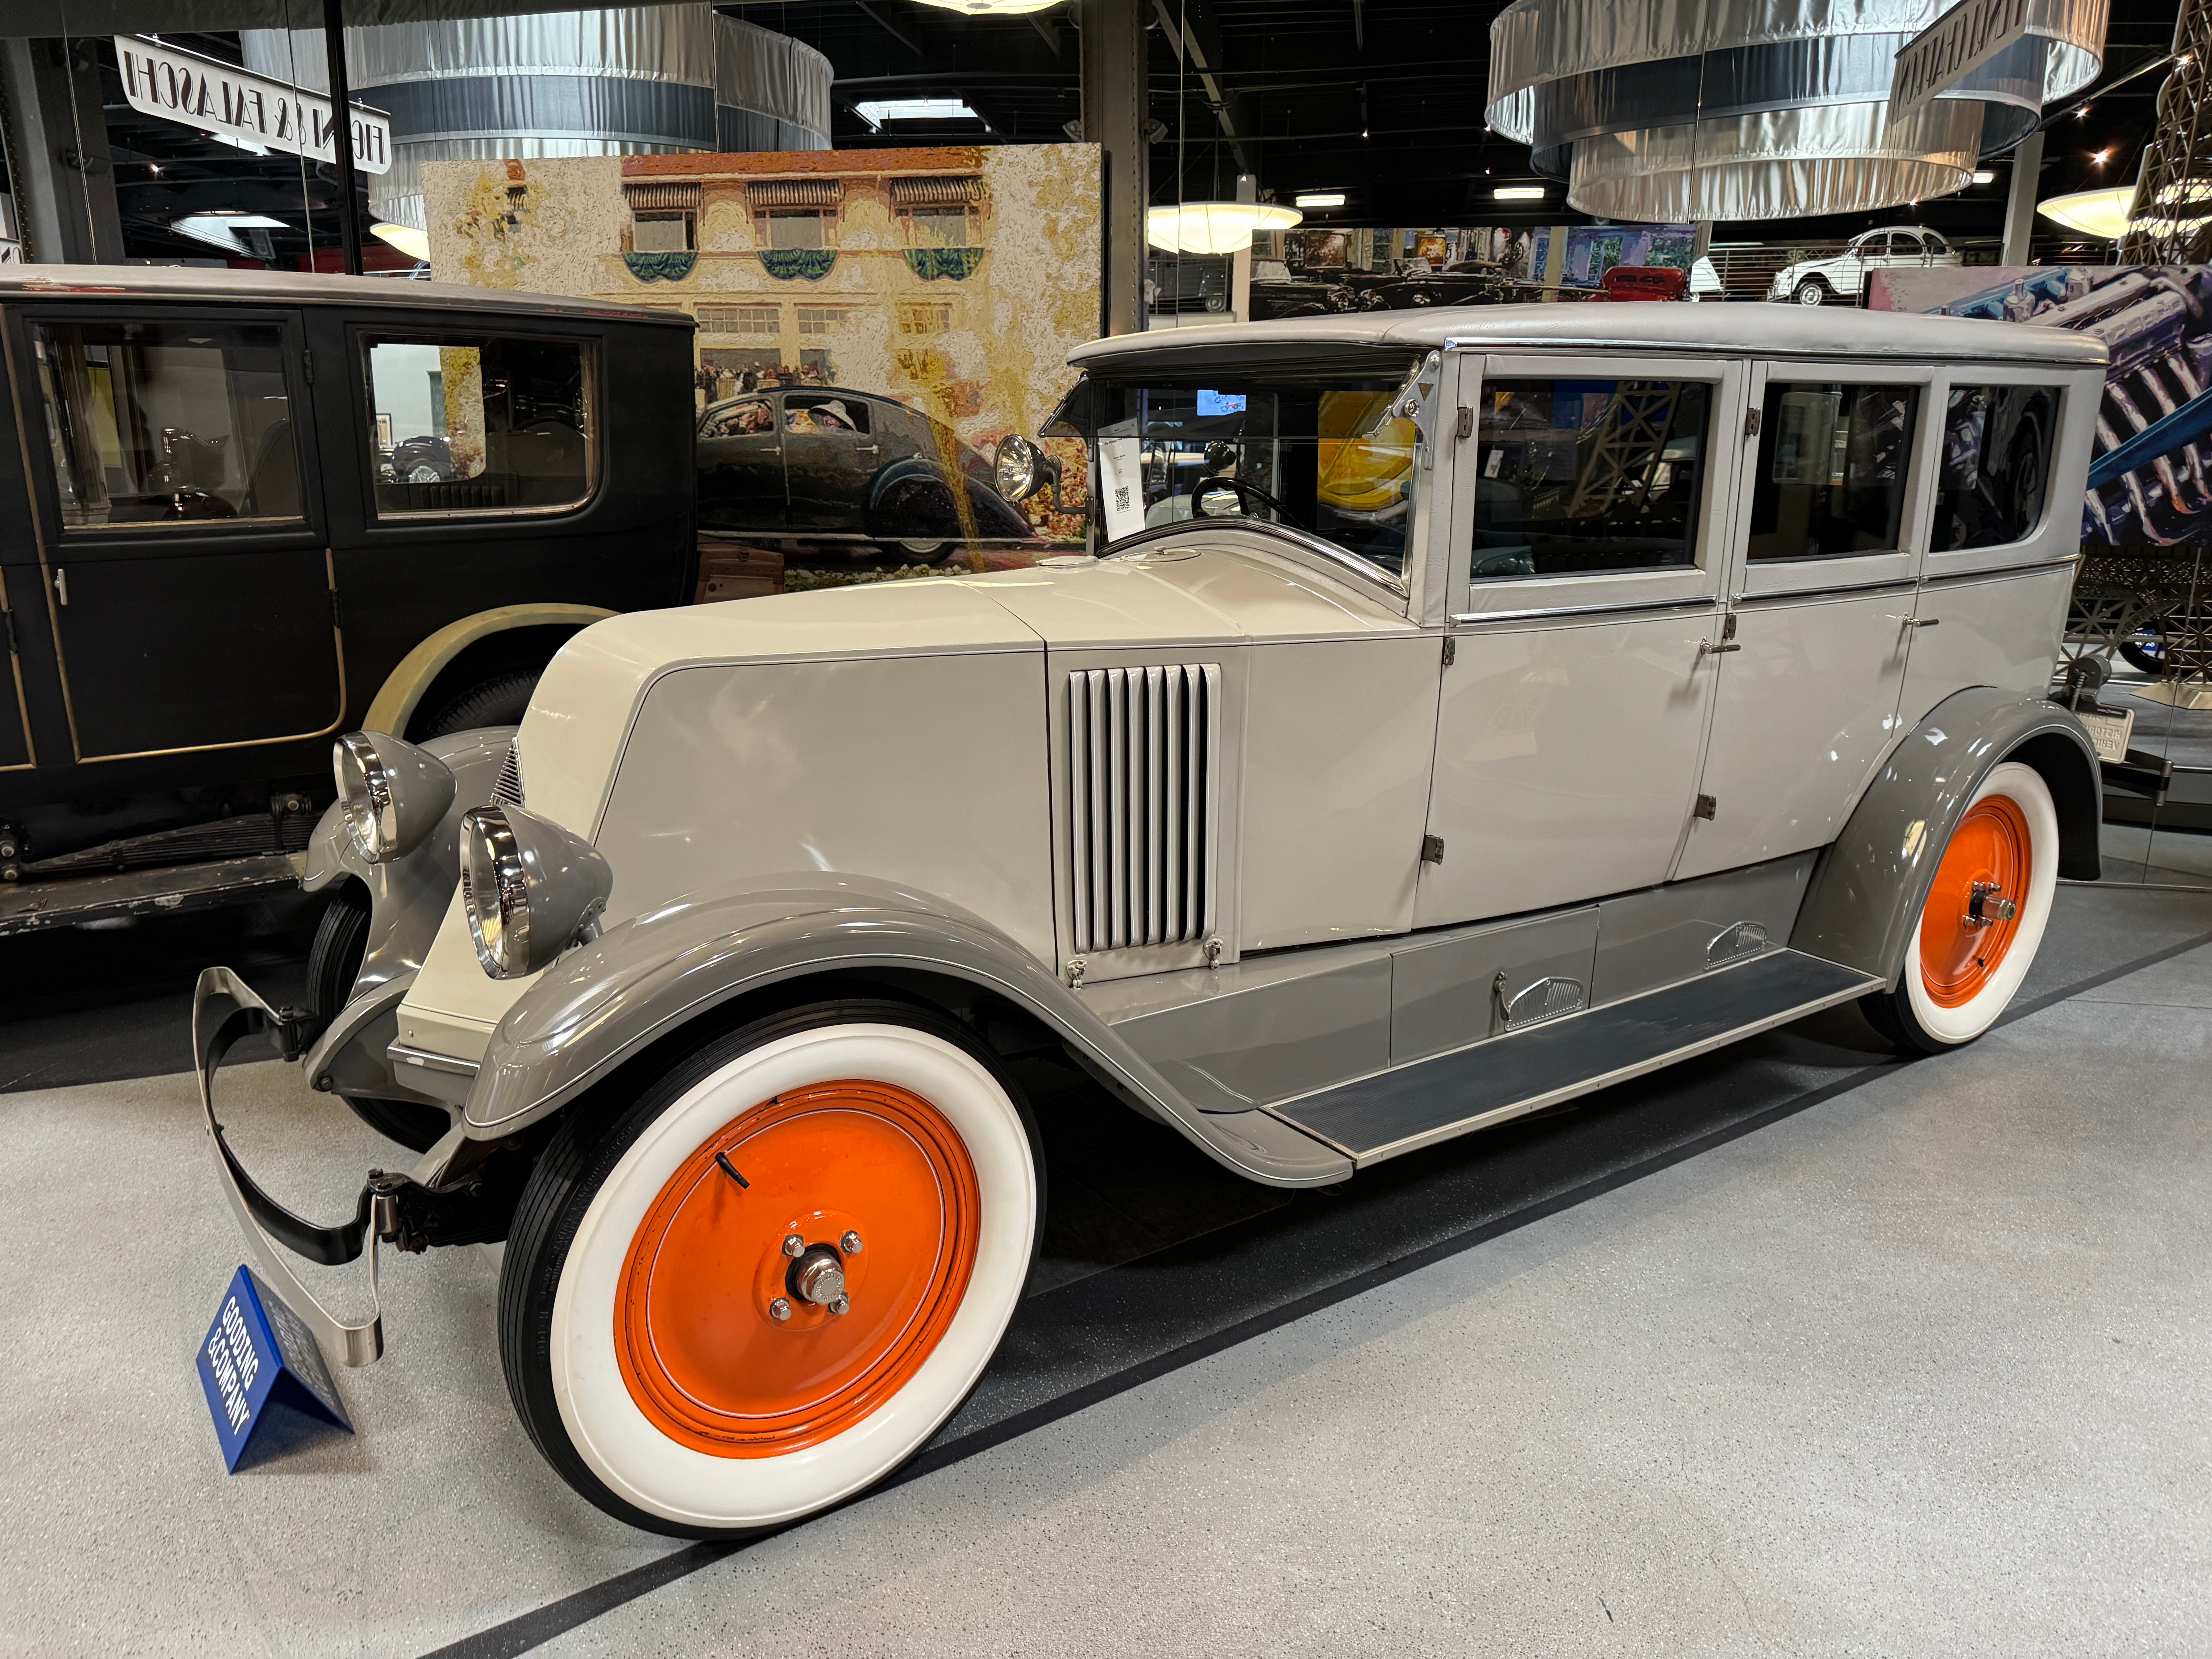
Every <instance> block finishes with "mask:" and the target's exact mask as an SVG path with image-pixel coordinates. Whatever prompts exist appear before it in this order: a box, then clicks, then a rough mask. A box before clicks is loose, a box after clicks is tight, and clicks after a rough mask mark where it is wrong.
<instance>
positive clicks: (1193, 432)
mask: <svg viewBox="0 0 2212 1659" xmlns="http://www.w3.org/2000/svg"><path fill="white" fill-rule="evenodd" d="M1390 367H1391V368H1392V369H1393V370H1395V371H1396V372H1395V373H1388V374H1379V375H1377V376H1376V377H1375V378H1373V379H1366V378H1364V377H1360V376H1356V375H1352V374H1345V373H1342V372H1334V373H1318V372H1317V373H1316V374H1314V375H1312V376H1310V377H1307V376H1301V375H1297V374H1295V373H1291V374H1285V375H1284V377H1283V378H1281V379H1279V380H1245V379H1233V378H1231V379H1224V378H1218V377H1212V376H1209V377H1207V378H1206V380H1205V382H1204V384H1198V383H1195V382H1194V383H1192V384H1188V385H1165V386H1163V385H1154V386H1098V387H1097V388H1096V389H1095V392H1094V394H1093V395H1092V397H1091V399H1090V400H1089V412H1090V416H1091V419H1092V420H1093V421H1095V422H1096V426H1095V428H1094V429H1093V432H1092V433H1091V434H1087V436H1091V437H1093V438H1094V440H1095V443H1096V447H1097V457H1098V466H1099V474H1100V478H1101V480H1102V487H1103V501H1102V503H1101V505H1102V507H1103V510H1104V513H1105V518H1106V533H1107V537H1108V538H1109V540H1118V539H1120V538H1121V537H1123V536H1127V535H1130V534H1133V533H1134V532H1138V531H1140V530H1146V529H1149V528H1152V527H1153V526H1158V525H1164V524H1172V523H1175V522H1176V521H1177V520H1183V519H1188V518H1190V517H1191V516H1192V501H1191V495H1192V492H1193V490H1194V489H1195V488H1196V486H1198V485H1199V484H1200V483H1201V482H1202V481H1203V480H1206V479H1208V478H1218V479H1225V480H1233V481H1235V482H1236V483H1241V484H1243V485H1244V486H1247V488H1246V489H1244V490H1243V492H1242V493H1241V494H1240V493H1239V492H1238V491H1237V489H1235V488H1233V487H1231V486H1230V485H1227V484H1224V485H1222V486H1220V487H1218V488H1215V489H1210V490H1208V491H1206V492H1204V498H1203V499H1204V505H1203V508H1202V511H1203V513H1205V515H1206V516H1207V517H1211V518H1222V517H1230V516H1236V515H1238V514H1240V513H1241V514H1243V515H1244V516H1249V517H1253V518H1258V519H1261V520H1281V521H1283V522H1285V523H1287V524H1289V525H1291V526H1293V527H1295V528H1297V529H1299V530H1303V531H1305V532H1308V533H1309V534H1313V535H1318V536H1321V537H1323V538H1327V539H1328V540H1329V541H1332V542H1334V543H1336V544H1338V545H1339V546H1340V547H1343V548H1345V549H1346V550H1349V551H1352V552H1354V553H1357V554H1358V555H1359V556H1362V557H1363V558H1365V559H1367V560H1369V561H1370V562H1372V563H1375V564H1376V565H1379V566H1381V567H1382V568H1384V569H1386V570H1389V571H1391V572H1393V573H1397V572H1401V571H1402V570H1403V569H1404V568H1405V557H1406V533H1407V529H1408V527H1409V526H1410V525H1411V523H1412V520H1413V505H1414V498H1415V495H1416V492H1417V489H1418V487H1419V483H1420V479H1421V477H1422V474H1421V472H1420V469H1419V466H1418V465H1416V459H1417V458H1416V453H1415V432H1414V424H1413V419H1412V417H1411V416H1409V415H1407V414H1403V413H1397V412H1394V411H1396V410H1401V409H1402V408H1404V407H1405V405H1406V403H1407V398H1408V396H1409V395H1410V394H1412V393H1413V388H1412V387H1411V386H1410V384H1409V382H1408V380H1407V368H1404V367H1401V365H1400V364H1397V363H1393V364H1392V365H1391V366H1390Z"/></svg>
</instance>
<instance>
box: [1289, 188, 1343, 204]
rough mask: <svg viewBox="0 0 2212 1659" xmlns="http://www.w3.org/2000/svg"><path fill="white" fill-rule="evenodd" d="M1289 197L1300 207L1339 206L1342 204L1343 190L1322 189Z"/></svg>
mask: <svg viewBox="0 0 2212 1659" xmlns="http://www.w3.org/2000/svg"><path fill="white" fill-rule="evenodd" d="M1291 199H1292V200H1293V201H1295V202H1296V203H1297V204H1298V205H1299V206H1300V207H1302V208H1340V207H1342V206H1343V205H1344V192H1343V191H1340V190H1331V191H1321V192H1319V193H1317V194H1315V195H1311V196H1297V197H1291Z"/></svg>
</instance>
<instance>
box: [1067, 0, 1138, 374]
mask: <svg viewBox="0 0 2212 1659" xmlns="http://www.w3.org/2000/svg"><path fill="white" fill-rule="evenodd" d="M1146 15H1147V11H1146V5H1145V0H1083V137H1084V142H1085V143H1092V144H1097V145H1100V146H1102V147H1103V149H1104V152H1105V153H1104V155H1103V156H1102V157H1101V161H1100V165H1101V167H1102V170H1103V174H1104V177H1103V179H1102V180H1101V186H1102V190H1103V209H1104V212H1103V225H1102V226H1101V230H1102V232H1103V234H1102V237H1101V240H1102V243H1103V255H1104V262H1105V269H1104V270H1103V273H1102V276H1103V286H1104V292H1103V296H1102V301H1103V302H1102V305H1101V310H1102V311H1103V313H1104V314H1103V317H1102V318H1101V319H1100V320H1101V323H1102V324H1103V328H1104V331H1105V332H1107V333H1109V334H1133V333H1135V332H1136V331H1138V330H1139V329H1141V328H1143V327H1144V325H1145V205H1146V202H1147V201H1148V200H1149V199H1150V197H1151V193H1152V189H1151V185H1152V180H1151V167H1150V157H1149V155H1147V154H1146V149H1147V147H1146V141H1145V114H1146V111H1145V20H1146Z"/></svg>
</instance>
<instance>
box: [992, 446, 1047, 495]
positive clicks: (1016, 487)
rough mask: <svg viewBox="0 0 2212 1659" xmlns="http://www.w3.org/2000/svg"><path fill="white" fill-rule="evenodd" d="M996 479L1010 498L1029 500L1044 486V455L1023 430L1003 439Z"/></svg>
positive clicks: (995, 465)
mask: <svg viewBox="0 0 2212 1659" xmlns="http://www.w3.org/2000/svg"><path fill="white" fill-rule="evenodd" d="M991 470H992V480H993V482H994V483H995V484H996V485H997V486H998V490H999V494H1000V495H1004V496H1005V497H1006V499H1007V500H1008V501H1027V500H1029V498H1030V496H1032V495H1036V493H1037V491H1038V490H1040V489H1042V488H1043V487H1044V457H1043V455H1042V453H1040V452H1039V451H1038V449H1037V447H1036V445H1035V444H1033V443H1031V442H1030V441H1029V440H1028V439H1027V438H1024V437H1023V436H1022V435H1020V434H1019V433H1015V434H1012V435H1009V436H1007V437H1006V438H1004V439H1002V440H1000V444H999V453H998V457H997V459H996V460H995V461H994V464H993V466H992V469H991Z"/></svg>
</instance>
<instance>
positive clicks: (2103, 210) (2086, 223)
mask: <svg viewBox="0 0 2212 1659" xmlns="http://www.w3.org/2000/svg"><path fill="white" fill-rule="evenodd" d="M2135 197H2136V187H2135V186H2134V185H2116V186H2115V187H2113V188H2112V189H2111V190H2077V191H2075V192H2074V193H2073V194H2072V195H2071V196H2054V197H2051V199H2050V200H2049V201H2047V202H2038V203H2037V204H2035V210H2036V211H2037V212H2038V213H2039V214H2041V215H2042V216H2044V217H2045V218H2046V219H2049V220H2051V221H2053V222H2056V223H2058V224H2062V225H2063V226H2065V227H2066V228H2067V229H2069V230H2078V231H2080V232H2081V234H2083V235H2085V236H2096V237H2100V238H2102V239H2103V240H2106V241H2107V242H2116V241H2118V240H2119V239H2120V238H2121V237H2123V236H2124V235H2126V234H2128V210H2129V209H2130V207H2131V206H2132V205H2133V204H2134V202H2135Z"/></svg>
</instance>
